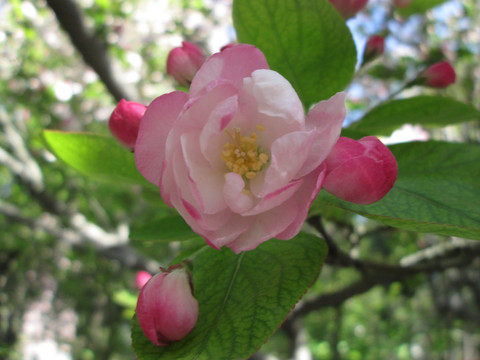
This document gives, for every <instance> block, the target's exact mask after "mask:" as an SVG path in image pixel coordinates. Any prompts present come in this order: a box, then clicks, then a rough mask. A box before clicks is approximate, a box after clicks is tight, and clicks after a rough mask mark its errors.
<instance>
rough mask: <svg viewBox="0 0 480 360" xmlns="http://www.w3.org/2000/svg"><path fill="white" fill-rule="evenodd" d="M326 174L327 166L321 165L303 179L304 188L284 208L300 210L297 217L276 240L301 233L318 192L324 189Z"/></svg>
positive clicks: (286, 238)
mask: <svg viewBox="0 0 480 360" xmlns="http://www.w3.org/2000/svg"><path fill="white" fill-rule="evenodd" d="M325 174H326V166H325V165H323V164H322V165H321V166H319V167H318V168H317V169H315V170H314V171H312V172H311V173H310V174H308V175H307V176H305V177H304V178H303V183H302V187H301V188H300V189H298V191H297V192H296V193H295V196H292V197H291V198H290V199H289V202H288V203H285V204H284V206H285V207H287V206H293V207H296V208H298V211H297V213H296V214H295V217H294V218H292V221H291V223H290V225H289V226H288V227H287V228H286V229H285V230H284V231H283V232H281V233H279V234H278V235H277V236H276V238H277V239H280V240H289V239H291V238H292V237H294V236H295V235H297V234H298V232H299V231H300V229H301V227H302V225H303V223H304V222H305V219H306V218H307V215H308V210H309V209H310V205H311V204H312V202H313V200H315V198H316V197H317V195H318V192H319V191H320V189H321V188H322V185H323V182H324V179H325Z"/></svg>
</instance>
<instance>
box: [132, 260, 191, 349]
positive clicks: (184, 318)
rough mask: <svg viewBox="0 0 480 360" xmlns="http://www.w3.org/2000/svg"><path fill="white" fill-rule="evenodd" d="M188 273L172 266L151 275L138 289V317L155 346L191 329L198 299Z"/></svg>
mask: <svg viewBox="0 0 480 360" xmlns="http://www.w3.org/2000/svg"><path fill="white" fill-rule="evenodd" d="M192 291H193V286H192V284H191V281H190V274H189V273H188V272H187V271H186V270H185V269H183V268H181V267H178V266H174V267H171V268H169V269H167V270H163V269H162V272H161V273H159V274H156V275H155V276H153V277H152V278H151V279H150V280H149V281H148V282H147V284H146V285H145V286H144V287H143V288H142V290H140V294H139V296H138V302H137V308H136V310H135V312H136V314H137V319H138V322H139V324H140V327H141V328H142V330H143V332H144V333H145V336H146V337H147V338H149V339H150V341H152V342H153V343H154V344H155V345H157V346H168V345H169V344H170V343H171V342H173V341H178V340H181V339H182V338H183V337H185V336H186V335H187V334H188V333H189V332H190V331H192V330H193V328H194V326H195V324H196V322H197V318H198V302H197V300H195V298H194V297H193V295H192Z"/></svg>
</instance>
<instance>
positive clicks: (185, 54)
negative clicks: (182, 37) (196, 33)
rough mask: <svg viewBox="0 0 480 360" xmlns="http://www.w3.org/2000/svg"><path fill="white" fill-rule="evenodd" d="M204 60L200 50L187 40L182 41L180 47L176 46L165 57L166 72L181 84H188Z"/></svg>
mask: <svg viewBox="0 0 480 360" xmlns="http://www.w3.org/2000/svg"><path fill="white" fill-rule="evenodd" d="M204 62H205V55H204V54H203V53H202V50H200V48H199V47H198V46H197V45H195V44H192V43H190V42H188V41H183V42H182V47H176V48H175V49H173V50H172V51H170V54H168V58H167V73H168V74H169V75H171V76H173V78H174V79H175V80H176V81H177V82H178V83H179V84H181V85H185V86H190V83H191V82H192V79H193V77H194V76H195V74H196V73H197V71H198V69H200V67H201V66H202V65H203V63H204Z"/></svg>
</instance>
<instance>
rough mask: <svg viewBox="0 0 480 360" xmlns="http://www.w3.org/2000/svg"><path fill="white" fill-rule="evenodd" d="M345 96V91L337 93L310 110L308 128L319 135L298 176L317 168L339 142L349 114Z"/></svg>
mask: <svg viewBox="0 0 480 360" xmlns="http://www.w3.org/2000/svg"><path fill="white" fill-rule="evenodd" d="M345 97H346V94H345V93H343V92H340V93H337V94H336V95H333V96H332V97H331V98H330V99H328V100H323V101H320V102H319V103H318V104H316V105H315V106H314V107H313V108H312V109H311V110H310V111H309V113H308V115H307V122H306V127H307V129H308V130H310V129H315V130H316V131H317V133H318V136H316V138H315V141H314V144H313V146H312V148H311V150H310V154H309V156H308V158H307V159H306V160H305V163H304V165H303V167H302V169H301V170H300V171H299V173H298V174H297V176H299V177H300V176H304V175H306V174H308V173H309V172H310V171H312V170H313V169H315V168H317V167H318V166H319V165H320V164H321V163H322V162H323V161H324V160H325V159H326V158H327V155H328V154H329V153H330V151H331V150H332V148H333V146H334V145H335V143H336V142H337V140H338V138H339V136H340V132H341V131H342V124H343V121H344V119H345V116H346V115H347V109H346V108H345Z"/></svg>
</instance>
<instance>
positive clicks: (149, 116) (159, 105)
mask: <svg viewBox="0 0 480 360" xmlns="http://www.w3.org/2000/svg"><path fill="white" fill-rule="evenodd" d="M187 100H188V95H187V94H185V93H184V92H181V91H174V92H172V93H169V94H165V95H162V96H160V97H158V98H156V99H155V100H154V101H153V102H152V103H151V104H150V105H149V106H148V108H147V110H146V111H145V114H144V115H143V118H142V120H141V122H140V127H139V130H138V137H137V142H136V144H135V164H136V166H137V169H138V171H140V173H141V174H142V175H143V176H144V177H145V179H147V180H148V181H150V182H151V183H152V184H155V185H158V184H159V182H160V176H161V172H162V164H163V160H164V157H165V152H166V149H165V143H166V140H167V137H168V134H169V132H170V130H171V129H172V127H173V124H174V123H175V121H176V119H177V117H178V115H179V114H180V112H181V111H182V109H183V106H184V105H185V103H186V102H187Z"/></svg>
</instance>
